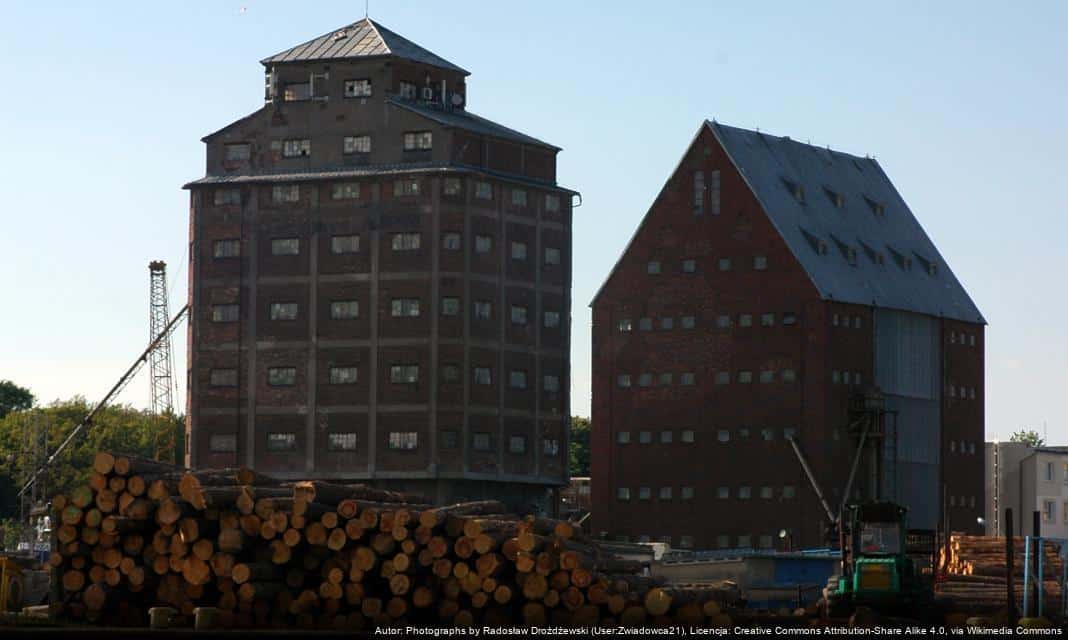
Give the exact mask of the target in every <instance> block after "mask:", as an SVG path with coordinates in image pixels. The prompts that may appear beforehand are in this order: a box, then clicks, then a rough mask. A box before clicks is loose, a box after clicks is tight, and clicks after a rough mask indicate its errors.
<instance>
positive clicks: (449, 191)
mask: <svg viewBox="0 0 1068 640" xmlns="http://www.w3.org/2000/svg"><path fill="white" fill-rule="evenodd" d="M463 190H464V183H463V181H462V180H460V179H459V178H445V182H444V183H443V184H442V191H444V193H445V195H447V196H458V195H461V194H462V193H463Z"/></svg>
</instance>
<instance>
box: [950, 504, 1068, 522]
mask: <svg viewBox="0 0 1068 640" xmlns="http://www.w3.org/2000/svg"><path fill="white" fill-rule="evenodd" d="M962 506H963V505H962ZM1056 513H1057V503H1056V502H1054V501H1053V500H1043V501H1042V522H1053V518H1055V517H1056Z"/></svg>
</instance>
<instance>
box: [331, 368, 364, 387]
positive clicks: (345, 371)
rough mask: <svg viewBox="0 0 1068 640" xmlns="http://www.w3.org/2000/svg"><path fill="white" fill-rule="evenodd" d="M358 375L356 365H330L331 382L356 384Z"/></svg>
mask: <svg viewBox="0 0 1068 640" xmlns="http://www.w3.org/2000/svg"><path fill="white" fill-rule="evenodd" d="M358 377H359V371H358V369H357V368H356V367H330V384H356V379H357V378H358Z"/></svg>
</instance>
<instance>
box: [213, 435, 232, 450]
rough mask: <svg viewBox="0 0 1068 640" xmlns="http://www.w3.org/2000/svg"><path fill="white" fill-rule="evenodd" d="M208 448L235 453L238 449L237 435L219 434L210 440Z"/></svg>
mask: <svg viewBox="0 0 1068 640" xmlns="http://www.w3.org/2000/svg"><path fill="white" fill-rule="evenodd" d="M208 450H209V451H211V452H212V453H234V452H236V451H237V436H235V435H232V434H217V435H213V436H211V438H210V439H209V440H208Z"/></svg>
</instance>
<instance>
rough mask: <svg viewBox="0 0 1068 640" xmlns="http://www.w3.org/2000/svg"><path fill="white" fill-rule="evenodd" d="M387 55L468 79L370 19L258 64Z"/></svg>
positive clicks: (452, 67)
mask: <svg viewBox="0 0 1068 640" xmlns="http://www.w3.org/2000/svg"><path fill="white" fill-rule="evenodd" d="M340 33H344V34H345V36H344V37H341V38H338V37H337V35H338V34H340ZM388 55H393V56H397V57H399V58H405V59H407V60H412V61H415V62H420V63H423V64H428V65H431V66H435V67H440V68H442V69H449V70H451V71H457V72H459V73H462V74H464V75H470V74H469V73H468V72H467V71H466V70H464V69H463V68H461V67H459V66H457V65H455V64H453V63H451V62H449V61H448V60H446V59H445V58H442V57H441V56H439V55H437V54H436V53H433V52H431V51H428V50H427V49H424V48H423V47H421V46H419V45H417V44H415V43H414V42H412V41H411V40H408V39H407V38H405V37H404V36H401V35H398V34H397V33H395V32H393V31H391V30H389V29H387V28H386V27H383V26H382V25H380V24H378V23H376V22H373V21H372V20H371V19H370V18H364V19H363V20H359V21H357V22H354V23H352V24H350V25H346V26H344V27H341V28H340V29H334V30H332V31H330V32H329V33H324V34H323V35H321V36H319V37H317V38H313V39H311V40H309V41H307V42H304V43H301V44H298V45H297V46H295V47H290V48H289V49H286V50H285V51H282V52H281V53H276V54H275V55H273V56H270V57H268V58H264V59H263V60H261V61H260V62H262V63H263V64H264V65H269V64H272V63H278V62H309V61H312V60H338V59H350V58H369V57H376V56H388Z"/></svg>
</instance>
